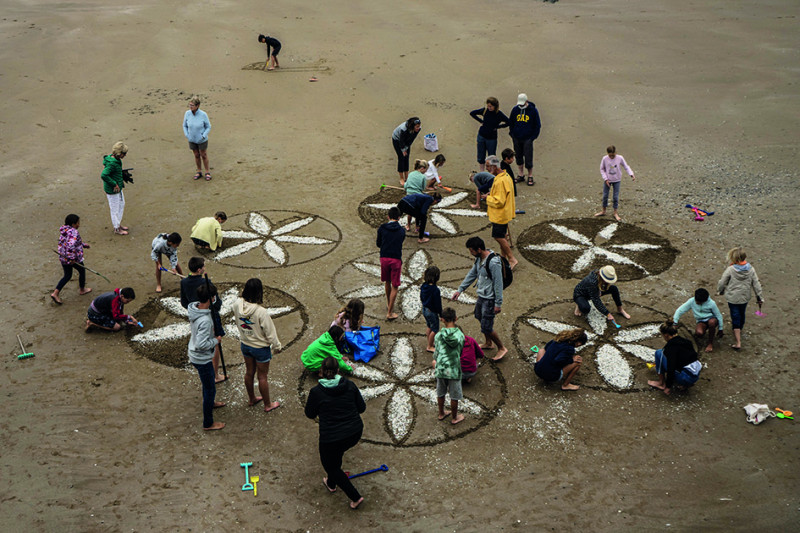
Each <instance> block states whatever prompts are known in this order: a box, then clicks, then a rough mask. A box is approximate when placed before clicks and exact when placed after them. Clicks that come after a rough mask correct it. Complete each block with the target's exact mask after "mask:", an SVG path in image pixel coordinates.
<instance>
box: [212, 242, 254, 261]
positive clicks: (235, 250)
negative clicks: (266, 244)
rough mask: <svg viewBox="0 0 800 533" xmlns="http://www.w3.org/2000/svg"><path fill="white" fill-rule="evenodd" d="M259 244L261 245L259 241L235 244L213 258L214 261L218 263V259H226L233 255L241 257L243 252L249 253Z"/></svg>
mask: <svg viewBox="0 0 800 533" xmlns="http://www.w3.org/2000/svg"><path fill="white" fill-rule="evenodd" d="M259 244H261V241H260V240H255V241H247V242H243V243H241V244H237V245H236V246H232V247H230V248H225V249H224V250H222V251H221V252H220V253H218V254H217V255H215V256H214V261H219V260H220V259H227V258H229V257H233V256H235V255H241V254H243V253H245V252H249V251H250V250H252V249H253V248H256V247H257V246H258V245H259Z"/></svg>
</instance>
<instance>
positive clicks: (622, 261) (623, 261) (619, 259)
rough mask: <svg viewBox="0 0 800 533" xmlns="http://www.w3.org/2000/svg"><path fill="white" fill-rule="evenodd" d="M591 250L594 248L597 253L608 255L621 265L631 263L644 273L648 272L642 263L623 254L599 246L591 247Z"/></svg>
mask: <svg viewBox="0 0 800 533" xmlns="http://www.w3.org/2000/svg"><path fill="white" fill-rule="evenodd" d="M593 250H595V251H596V252H597V253H598V254H601V255H604V256H606V257H608V258H609V259H611V260H612V261H614V262H617V263H619V264H621V265H633V266H635V267H636V268H638V269H640V270H641V271H642V272H644V273H645V274H648V272H647V270H645V268H644V267H643V266H642V265H640V264H638V263H636V262H635V261H633V260H631V259H628V258H627V257H625V256H624V255H620V254H618V253H616V252H612V251H611V250H606V249H605V248H600V247H596V248H593Z"/></svg>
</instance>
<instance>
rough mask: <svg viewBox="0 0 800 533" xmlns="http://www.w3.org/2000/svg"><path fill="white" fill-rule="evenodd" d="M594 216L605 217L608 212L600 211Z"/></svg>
mask: <svg viewBox="0 0 800 533" xmlns="http://www.w3.org/2000/svg"><path fill="white" fill-rule="evenodd" d="M594 216H596V217H604V216H606V212H605V211H598V212H597V213H595V214H594Z"/></svg>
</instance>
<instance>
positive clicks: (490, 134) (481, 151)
mask: <svg viewBox="0 0 800 533" xmlns="http://www.w3.org/2000/svg"><path fill="white" fill-rule="evenodd" d="M469 116H471V117H472V118H474V119H475V120H477V121H478V122H480V123H481V127H480V128H478V140H477V143H478V164H479V165H480V167H481V172H483V171H484V170H486V154H487V153H488V154H489V155H497V130H498V129H500V128H507V127H508V117H507V116H506V115H505V113H503V112H502V111H500V102H498V100H497V98H495V97H494V96H490V97H489V98H487V99H486V107H482V108H480V109H475V110H474V111H470V114H469Z"/></svg>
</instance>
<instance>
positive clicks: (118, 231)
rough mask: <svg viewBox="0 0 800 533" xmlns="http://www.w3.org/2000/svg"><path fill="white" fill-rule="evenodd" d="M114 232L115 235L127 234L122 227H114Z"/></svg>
mask: <svg viewBox="0 0 800 533" xmlns="http://www.w3.org/2000/svg"><path fill="white" fill-rule="evenodd" d="M114 233H115V234H116V235H127V234H128V232H127V231H125V230H124V229H122V228H116V229H115V230H114Z"/></svg>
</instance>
